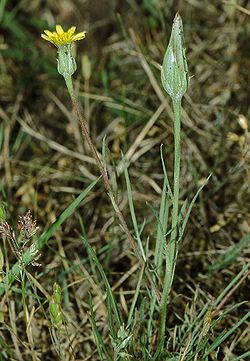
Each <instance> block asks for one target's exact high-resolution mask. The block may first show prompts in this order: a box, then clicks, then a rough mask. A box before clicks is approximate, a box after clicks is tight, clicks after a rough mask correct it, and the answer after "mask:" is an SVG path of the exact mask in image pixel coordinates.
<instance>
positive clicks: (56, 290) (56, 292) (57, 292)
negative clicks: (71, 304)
mask: <svg viewBox="0 0 250 361" xmlns="http://www.w3.org/2000/svg"><path fill="white" fill-rule="evenodd" d="M61 296H62V290H61V287H60V286H59V284H58V283H56V282H55V283H54V286H53V296H52V298H53V301H54V302H55V303H58V304H60V303H61Z"/></svg>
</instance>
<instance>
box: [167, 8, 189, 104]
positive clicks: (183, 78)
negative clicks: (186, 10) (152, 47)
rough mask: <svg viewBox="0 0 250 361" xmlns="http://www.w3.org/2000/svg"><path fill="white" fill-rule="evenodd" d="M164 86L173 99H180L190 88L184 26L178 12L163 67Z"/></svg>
mask: <svg viewBox="0 0 250 361" xmlns="http://www.w3.org/2000/svg"><path fill="white" fill-rule="evenodd" d="M161 82H162V85H163V88H164V89H165V90H166V92H167V93H168V94H169V95H170V97H171V98H172V100H173V101H180V100H181V98H182V97H183V95H184V94H185V93H186V91H187V89H188V83H189V79H188V66H187V60H186V57H185V49H184V44H183V27H182V20H181V17H180V15H179V14H178V13H177V14H176V16H175V18H174V22H173V26H172V32H171V36H170V40H169V44H168V47H167V51H166V53H165V56H164V59H163V64H162V68H161Z"/></svg>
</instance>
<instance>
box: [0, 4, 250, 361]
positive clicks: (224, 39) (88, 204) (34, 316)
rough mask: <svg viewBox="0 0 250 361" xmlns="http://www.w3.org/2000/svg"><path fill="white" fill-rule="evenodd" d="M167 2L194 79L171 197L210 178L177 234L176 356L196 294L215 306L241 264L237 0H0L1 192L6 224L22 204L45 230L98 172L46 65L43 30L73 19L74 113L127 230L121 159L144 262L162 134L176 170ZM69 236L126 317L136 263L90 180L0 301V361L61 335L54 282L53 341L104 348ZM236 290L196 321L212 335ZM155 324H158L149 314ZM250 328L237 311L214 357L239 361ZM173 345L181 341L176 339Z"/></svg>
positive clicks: (85, 351) (99, 296)
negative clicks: (102, 163) (105, 167)
mask: <svg viewBox="0 0 250 361" xmlns="http://www.w3.org/2000/svg"><path fill="white" fill-rule="evenodd" d="M176 11H179V12H180V14H181V16H182V19H183V23H184V32H185V43H186V47H187V59H188V64H189V73H190V76H191V77H192V78H191V82H190V87H189V90H188V94H187V95H186V96H185V97H184V101H183V113H182V161H181V199H182V200H183V201H184V200H185V199H186V198H188V199H191V198H192V197H193V196H194V194H195V192H196V190H197V188H198V187H199V185H201V184H202V182H203V181H204V179H205V178H206V177H207V176H208V175H209V174H210V173H211V172H212V177H211V179H210V181H209V183H208V185H207V186H206V189H205V191H203V192H202V194H201V195H200V197H199V199H198V200H197V202H196V204H195V206H194V208H193V211H192V214H191V217H190V220H189V224H188V226H187V229H186V235H185V237H184V241H183V242H182V244H181V246H180V252H179V256H178V261H177V267H176V275H175V280H174V285H173V290H172V294H171V304H170V306H169V307H170V308H169V312H168V328H167V332H168V338H169V344H168V349H169V350H170V351H171V350H173V352H174V351H175V350H177V346H176V345H175V339H178V337H177V336H176V334H178V332H179V329H181V327H182V325H184V324H185V323H189V322H190V319H192V316H194V315H195V314H196V312H197V313H198V312H199V311H200V310H202V309H203V307H204V305H211V307H212V305H213V302H214V300H215V299H216V298H217V297H218V295H220V294H221V292H222V291H223V290H225V289H226V287H227V285H228V284H229V283H230V282H231V281H232V279H233V278H234V277H235V276H236V275H237V274H238V273H239V272H240V271H241V270H242V269H243V267H246V266H247V265H248V263H249V239H250V224H249V213H250V212H249V201H250V196H249V177H250V174H249V168H247V160H248V157H249V153H248V142H249V129H248V123H247V117H248V116H249V103H248V100H249V95H248V93H249V91H248V88H249V70H250V69H249V53H250V46H249V15H250V8H249V1H244V0H238V1H237V0H232V1H220V0H214V1H209V0H203V1H196V0H182V1H181V0H179V1H171V0H158V1H156V0H141V1H139V0H123V1H119V0H75V1H73V0H70V1H69V0H61V1H57V0H52V1H42V0H20V1H14V0H13V1H4V0H2V1H1V5H0V21H1V35H0V50H1V54H0V101H1V108H0V119H1V123H0V151H1V153H0V167H1V168H0V169H1V181H0V194H1V200H2V202H4V205H5V209H6V218H7V220H8V222H9V223H10V224H11V225H12V226H13V227H14V228H15V224H16V223H17V220H18V216H20V215H23V214H24V213H26V212H27V210H31V213H32V214H33V215H34V218H35V219H36V220H37V222H38V225H39V227H40V230H39V232H40V234H41V233H42V232H43V231H44V230H46V229H47V228H48V227H49V226H50V225H51V224H52V223H53V222H55V220H56V219H57V218H58V216H59V215H60V214H61V213H62V211H63V210H64V209H65V208H66V207H67V206H68V205H69V204H70V203H71V202H72V201H73V199H74V197H76V196H77V195H78V194H79V193H80V192H81V191H82V190H84V189H85V188H86V187H87V186H88V185H89V184H90V183H91V181H93V180H94V179H95V178H96V176H98V171H97V169H96V167H95V164H94V160H93V159H92V157H91V156H90V154H89V150H88V148H87V146H86V143H85V141H84V140H82V138H81V134H80V131H79V128H78V125H77V124H76V123H75V122H74V118H73V117H72V112H71V104H70V99H69V97H68V95H67V91H66V88H65V85H64V81H63V78H62V77H60V76H59V75H58V73H57V70H56V49H55V48H54V47H53V46H52V45H51V44H49V43H46V42H45V41H44V40H43V39H41V37H40V34H41V33H42V32H43V30H44V29H54V26H55V24H62V25H63V26H64V28H65V29H67V28H69V27H70V26H72V25H76V26H77V29H78V30H79V31H83V30H87V37H86V40H84V41H82V42H79V43H78V44H77V59H78V61H77V63H78V71H77V74H76V76H75V78H76V87H77V92H78V95H79V99H80V101H81V105H82V111H83V112H84V113H85V116H86V118H87V120H88V123H89V128H90V132H91V134H92V136H93V139H94V141H95V144H96V145H97V147H98V149H99V150H100V152H101V148H102V139H103V137H104V135H106V143H107V145H108V148H109V153H108V159H109V163H110V169H111V170H112V172H113V173H112V174H113V184H114V186H115V189H116V191H117V196H118V198H119V201H120V204H121V207H122V209H123V213H124V214H125V215H126V219H127V221H128V224H129V225H130V227H131V231H132V229H133V224H132V220H131V215H130V212H129V206H128V194H127V188H126V183H125V178H124V174H123V172H122V171H121V167H120V166H119V164H121V163H120V162H121V151H122V152H123V153H124V154H125V157H127V160H128V161H129V163H130V165H129V172H130V180H131V185H132V194H133V199H134V204H135V210H136V215H137V221H138V224H139V226H140V228H141V227H142V225H144V228H143V231H142V239H143V244H144V245H146V243H147V242H148V247H149V251H148V252H149V254H148V255H149V259H153V252H152V249H153V247H152V244H154V239H155V232H156V226H155V224H156V220H155V212H154V209H158V208H159V205H160V193H161V188H162V182H163V172H162V164H161V159H160V146H161V144H163V149H164V154H165V161H166V166H167V170H168V173H169V176H170V179H172V171H173V127H172V118H173V115H172V112H171V108H170V106H169V98H168V97H167V96H166V94H165V93H164V91H163V89H162V87H161V84H160V71H159V65H160V64H161V63H162V59H163V55H164V52H165V49H166V45H167V41H168V39H169V35H170V31H171V26H172V20H173V18H174V15H175V13H176ZM146 125H148V127H147V129H146V131H145V133H144V134H143V133H142V130H143V129H144V127H145V126H146ZM142 134H143V137H141V139H139V141H138V138H137V137H138V135H142ZM80 235H84V236H85V237H87V238H88V240H89V242H90V243H91V245H92V247H93V248H94V249H95V251H96V253H97V255H98V259H99V261H100V262H101V264H102V266H103V268H104V270H105V273H106V275H107V278H108V280H109V282H110V285H111V286H112V288H113V291H114V294H115V297H116V300H117V303H118V305H119V309H120V310H121V313H122V315H123V317H124V319H127V318H128V314H129V310H130V306H131V302H132V298H133V295H134V293H135V289H136V286H137V283H138V278H139V274H140V267H139V265H138V263H137V260H136V258H135V257H134V255H133V254H132V253H131V249H130V247H129V244H128V241H127V239H126V237H125V236H124V233H123V232H122V230H121V228H120V227H119V225H118V222H117V220H116V219H114V213H113V210H112V206H111V204H110V202H109V200H108V198H107V196H106V194H105V192H104V189H103V187H102V184H101V183H100V182H99V183H98V184H97V185H96V186H95V188H94V189H93V190H92V191H91V193H90V194H89V195H88V197H87V198H86V199H85V200H84V201H83V203H81V206H80V207H79V208H78V209H77V211H76V212H75V213H74V214H73V215H72V216H71V217H70V218H69V219H68V220H67V221H66V222H65V223H64V224H63V225H62V227H61V228H60V229H59V230H58V231H57V232H56V233H55V235H54V236H53V237H52V238H51V239H50V240H49V242H48V244H47V246H46V247H45V248H44V249H43V252H42V255H41V257H40V259H39V262H40V263H41V267H39V268H37V267H36V268H35V267H32V266H31V267H30V268H29V269H28V271H29V272H30V274H31V275H33V277H35V279H32V281H31V278H29V280H27V283H26V294H25V302H24V300H23V291H21V285H20V283H18V282H15V284H14V286H15V287H14V289H12V290H8V292H6V294H5V295H4V296H3V298H2V299H1V300H0V322H1V323H0V360H54V359H55V357H56V356H55V355H56V342H57V341H56V340H55V337H54V336H55V335H53V333H51V334H50V332H49V327H50V321H49V311H48V299H49V296H50V295H52V292H53V291H52V288H53V284H54V282H57V283H58V284H60V286H61V287H62V289H63V293H62V308H63V312H64V314H65V316H64V317H65V318H66V319H67V335H64V336H62V335H61V336H60V337H61V340H64V341H63V342H62V341H61V348H62V350H61V352H63V353H64V355H65V356H64V357H65V359H67V360H69V359H71V360H88V359H89V360H99V359H100V358H99V356H98V353H97V348H96V344H95V339H94V336H93V329H92V326H93V319H92V316H93V315H92V316H91V315H90V309H91V307H90V304H91V302H92V304H93V308H94V310H95V312H94V318H95V321H96V326H97V328H98V330H99V332H100V334H101V335H102V336H103V339H104V340H105V344H107V345H108V346H107V347H108V348H109V347H110V339H109V326H108V314H107V309H106V307H105V305H104V302H103V301H102V300H104V298H103V297H104V295H105V291H104V287H103V283H102V279H101V278H100V275H99V273H98V270H97V267H96V263H95V262H94V261H93V257H92V256H91V255H90V251H89V250H88V251H87V250H86V247H84V245H83V243H82V240H81V237H80ZM1 248H2V250H3V251H4V267H6V266H7V268H8V267H11V265H12V264H13V263H14V262H15V257H14V255H13V254H12V253H11V250H10V249H9V247H8V246H7V243H2V241H1ZM246 269H247V268H246ZM243 276H244V275H243ZM0 277H1V276H0ZM143 282H144V283H143V287H142V289H141V293H140V295H139V301H138V304H137V307H138V309H139V310H140V311H138V314H139V315H138V316H137V317H138V319H137V321H136V322H135V324H134V328H133V336H132V338H133V340H134V341H133V342H134V345H136V340H138V339H139V338H140V335H141V334H140V332H141V331H138V329H139V328H140V327H141V328H143V327H144V326H143V320H142V318H143V317H142V306H140V305H144V306H143V307H144V308H146V309H147V303H146V302H147V301H146V300H147V291H146V286H147V285H146V284H145V281H143ZM89 294H91V295H92V301H90V299H89ZM35 295H36V296H35ZM248 296H249V283H248V285H247V281H246V279H245V280H244V281H242V283H241V284H237V287H236V289H235V291H234V292H232V294H231V295H230V297H228V299H227V300H226V301H227V302H226V303H225V305H223V307H222V309H221V310H219V311H220V312H225V314H224V316H223V317H221V318H219V319H218V320H217V322H216V326H215V327H214V328H213V329H212V330H210V331H209V332H208V336H207V337H208V340H207V342H208V343H210V344H211V343H212V342H213V341H214V340H216V337H217V336H218V335H220V334H221V332H222V331H223V330H230V329H232V328H233V327H234V325H235V324H237V322H238V321H239V320H241V319H242V317H243V316H244V315H245V314H246V311H247V307H248V306H247V303H245V302H243V301H247V299H248ZM144 297H145V298H144ZM143 300H144V301H143ZM241 302H242V304H240V305H238V304H239V303H241ZM24 303H25V307H24ZM235 305H238V307H235V308H234V307H233V306H235ZM229 310H231V311H230V312H227V311H229ZM146 313H147V311H145V314H146ZM91 320H92V321H91ZM152 322H154V323H155V327H156V328H157V322H158V321H157V317H156V318H154V320H153V321H152ZM91 323H92V324H91ZM139 324H140V327H139V326H138V325H139ZM145 324H146V323H145ZM136 325H137V326H138V327H136ZM248 326H249V321H247V320H245V322H243V323H242V324H241V325H240V326H239V327H238V328H237V329H236V330H235V332H233V333H232V334H231V336H230V337H228V338H227V339H226V340H225V341H224V342H222V343H221V345H220V350H219V351H218V354H217V356H215V355H213V354H211V355H210V356H209V357H210V359H217V360H231V359H235V360H236V358H237V357H238V356H239V355H241V354H244V353H246V352H247V351H248V346H249V342H250V340H249V332H247V331H249V330H248ZM145 327H146V326H145ZM178 327H179V328H178ZM53 340H54V341H53ZM65 340H66V341H65ZM69 340H70V341H69ZM53 343H54V345H53ZM153 343H154V337H153V340H152V344H153ZM69 345H71V346H69ZM141 345H142V342H141V343H140V346H139V343H138V345H137V348H136V351H133V350H132V351H131V349H130V350H127V352H128V354H129V355H130V356H131V357H132V358H131V359H134V360H146V359H147V358H146V356H145V355H144V354H143V346H141ZM152 347H154V346H152ZM179 347H180V350H182V351H181V353H183V352H184V347H185V344H182V345H179ZM72 350H74V352H72ZM181 353H180V354H181ZM127 357H128V356H127ZM216 357H217V358H216ZM104 359H106V358H105V357H104ZM128 359H129V358H128ZM164 359H165V358H164ZM169 359H170V358H169ZM179 359H181V358H179ZM193 359H194V358H193ZM239 359H241V360H245V359H247V358H244V357H243V358H239Z"/></svg>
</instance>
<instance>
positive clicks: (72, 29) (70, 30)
mask: <svg viewBox="0 0 250 361" xmlns="http://www.w3.org/2000/svg"><path fill="white" fill-rule="evenodd" d="M75 31H76V26H72V27H71V28H70V29H69V30H68V31H67V33H68V34H69V35H73V34H74V32H75Z"/></svg>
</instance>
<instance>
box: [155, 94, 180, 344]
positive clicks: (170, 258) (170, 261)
mask: <svg viewBox="0 0 250 361" xmlns="http://www.w3.org/2000/svg"><path fill="white" fill-rule="evenodd" d="M173 109H174V192H173V209H172V226H171V236H170V241H169V243H168V245H167V247H166V270H165V278H164V284H163V291H162V297H161V306H160V331H159V343H158V344H159V345H162V346H163V342H164V337H165V329H166V317H167V303H168V298H169V293H170V290H171V287H172V283H173V278H174V270H175V258H176V257H175V256H176V247H177V235H178V230H177V226H178V206H179V190H180V140H181V134H180V133H181V119H180V113H181V100H180V101H174V100H173Z"/></svg>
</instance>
